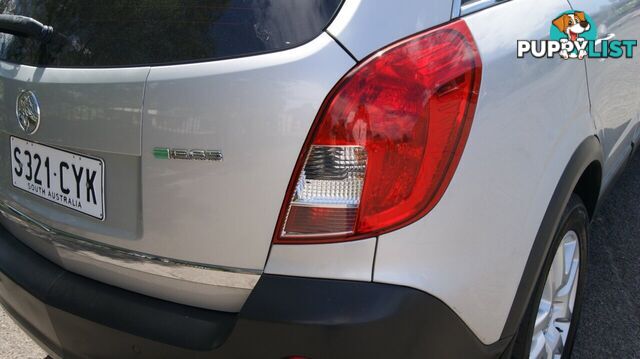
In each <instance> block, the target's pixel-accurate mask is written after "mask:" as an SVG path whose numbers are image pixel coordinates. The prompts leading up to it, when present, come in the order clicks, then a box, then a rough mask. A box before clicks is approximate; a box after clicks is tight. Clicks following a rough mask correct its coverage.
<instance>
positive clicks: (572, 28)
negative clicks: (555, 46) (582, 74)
mask: <svg viewBox="0 0 640 359" xmlns="http://www.w3.org/2000/svg"><path fill="white" fill-rule="evenodd" d="M553 25H554V26H555V27H557V28H558V30H560V31H561V32H562V33H563V34H566V35H567V38H566V39H562V40H560V42H561V43H566V42H568V41H573V42H574V43H575V42H583V41H586V40H585V39H584V38H582V37H580V35H582V34H583V33H585V32H587V31H589V29H591V24H589V21H587V18H586V16H585V15H584V12H582V11H574V12H573V13H568V14H564V15H562V16H560V17H559V18H557V19H555V20H553ZM586 55H587V52H586V51H585V50H580V51H578V53H577V54H576V53H571V54H569V53H568V52H567V50H562V51H561V52H560V56H562V58H564V59H565V60H566V59H568V58H569V57H571V58H576V57H577V58H579V59H581V60H582V59H583V58H584V57H585V56H586Z"/></svg>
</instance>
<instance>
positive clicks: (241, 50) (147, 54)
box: [0, 0, 342, 67]
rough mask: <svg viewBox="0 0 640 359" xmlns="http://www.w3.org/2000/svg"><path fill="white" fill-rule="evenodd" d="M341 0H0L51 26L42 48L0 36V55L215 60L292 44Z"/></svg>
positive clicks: (103, 62)
mask: <svg viewBox="0 0 640 359" xmlns="http://www.w3.org/2000/svg"><path fill="white" fill-rule="evenodd" d="M341 1H342V0H137V1H134V0H113V1H105V0H0V12H1V13H4V14H15V15H23V16H29V17H32V18H34V19H36V20H38V21H40V22H42V23H44V24H46V25H50V26H53V28H54V29H55V31H56V34H59V35H56V36H55V38H54V40H52V41H51V42H49V43H48V44H46V45H42V44H41V43H40V42H39V41H37V40H35V39H28V38H21V37H16V36H13V35H9V34H4V33H3V34H0V60H4V61H9V62H13V63H19V64H28V65H34V66H53V67H111V66H135V65H157V64H168V63H183V62H194V61H206V60H215V59H222V58H229V57H237V56H244V55H249V54H256V53H263V52H269V51H275V50H282V49H285V48H290V47H294V46H297V45H300V44H302V43H304V42H307V41H309V40H311V39H313V38H314V37H316V36H318V35H319V34H320V33H321V32H322V31H323V30H324V28H325V27H326V26H327V24H328V23H329V22H330V21H331V18H332V17H333V15H334V13H335V12H336V11H337V9H338V7H339V6H340V3H341Z"/></svg>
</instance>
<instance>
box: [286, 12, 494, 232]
mask: <svg viewBox="0 0 640 359" xmlns="http://www.w3.org/2000/svg"><path fill="white" fill-rule="evenodd" d="M481 72H482V65H481V62H480V57H479V54H478V51H477V48H476V46H475V43H474V41H473V37H472V35H471V33H470V31H469V29H468V27H467V25H466V23H465V22H464V21H463V20H459V21H455V22H452V23H449V24H447V25H444V26H442V27H439V28H436V29H433V30H429V31H426V32H423V33H420V34H417V35H414V36H411V37H409V38H407V39H405V40H402V41H400V42H398V43H395V44H393V45H391V46H389V47H387V48H384V49H382V50H380V51H378V52H377V53H375V54H373V55H372V56H370V57H368V58H367V59H366V60H364V61H363V62H362V63H360V64H358V65H357V66H356V67H355V68H354V69H352V70H351V71H350V72H349V73H348V74H347V75H346V76H345V77H344V78H342V80H340V82H339V83H338V84H337V85H336V86H335V87H334V89H333V90H332V91H331V93H330V94H329V96H328V97H327V99H326V100H325V102H324V104H323V106H322V108H321V110H320V112H319V114H318V117H317V118H316V121H315V123H314V125H313V127H312V130H311V132H310V134H309V136H308V138H307V141H306V142H305V146H304V148H303V150H302V153H301V154H300V157H299V159H298V164H297V165H296V169H295V172H294V174H293V177H292V180H291V183H290V185H289V189H288V193H287V196H286V197H285V202H284V204H283V208H282V210H281V213H280V219H279V220H278V226H277V228H276V233H275V238H274V243H322V242H339V241H348V240H355V239H360V238H368V237H373V236H376V235H379V234H382V233H386V232H389V231H392V230H394V229H397V228H400V227H402V226H406V225H407V224H409V223H412V222H414V221H416V220H417V219H419V218H421V217H422V216H424V215H425V214H427V213H428V212H429V211H430V210H431V209H432V208H433V207H434V206H435V205H436V203H437V202H438V201H439V200H440V198H441V197H442V195H443V194H444V191H445V189H446V188H447V186H448V184H449V182H450V180H451V177H452V176H453V173H454V172H455V169H456V166H457V164H458V162H459V159H460V157H461V155H462V151H463V149H464V146H465V143H466V140H467V136H468V134H469V130H470V128H471V122H472V119H473V115H474V111H475V105H476V102H477V98H478V90H479V87H480V76H481Z"/></svg>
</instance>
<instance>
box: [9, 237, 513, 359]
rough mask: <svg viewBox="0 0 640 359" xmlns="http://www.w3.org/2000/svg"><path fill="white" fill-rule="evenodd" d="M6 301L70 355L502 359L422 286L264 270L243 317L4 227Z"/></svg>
mask: <svg viewBox="0 0 640 359" xmlns="http://www.w3.org/2000/svg"><path fill="white" fill-rule="evenodd" d="M0 303H2V304H3V305H4V306H5V307H6V308H7V309H8V310H9V313H10V314H11V315H12V316H13V317H14V318H15V319H16V320H17V321H18V322H19V323H20V324H22V326H23V327H24V328H25V329H26V330H27V331H29V332H30V334H31V335H32V336H33V337H34V338H36V340H37V341H39V342H40V343H41V344H43V345H44V346H45V347H47V349H48V350H49V351H50V352H53V353H56V354H57V355H59V356H61V357H64V358H93V357H105V358H106V357H109V358H111V357H113V358H138V359H139V358H154V359H156V358H285V357H289V356H292V355H299V356H304V357H308V358H314V359H317V358H338V359H339V358H349V359H353V358H403V359H409V358H425V357H427V358H497V357H499V355H500V354H501V353H502V352H503V351H504V349H505V347H506V346H507V344H508V342H509V339H505V340H503V341H500V342H497V343H495V344H492V345H484V344H483V343H482V342H480V340H479V339H478V338H477V337H476V336H475V335H474V334H473V332H471V330H470V329H469V328H468V327H467V326H466V325H465V323H464V322H463V321H462V320H461V319H460V318H459V317H458V316H457V315H456V314H455V313H454V312H453V311H452V310H451V309H450V308H449V307H448V306H447V305H446V304H444V303H443V302H441V301H440V300H438V299H436V298H435V297H433V296H430V295H428V294H426V293H424V292H421V291H419V290H416V289H411V288H407V287H402V286H395V285H387V284H380V283H368V282H351V281H338V280H326V279H310V278H297V277H285V276H276V275H268V274H265V275H263V276H262V277H261V279H260V281H259V282H258V284H257V286H256V287H255V289H254V290H253V292H252V293H251V295H250V296H249V298H248V300H247V302H246V303H245V305H244V307H243V309H242V311H241V312H240V313H239V314H229V313H222V312H216V311H211V310H204V309H197V308H193V307H188V306H184V305H179V304H174V303H170V302H165V301H161V300H158V299H154V298H150V297H147V296H144V295H140V294H136V293H132V292H129V291H126V290H123V289H119V288H115V287H112V286H109V285H106V284H102V283H99V282H96V281H93V280H91V279H88V278H84V277H81V276H78V275H76V274H73V273H70V272H68V271H66V270H64V269H62V268H60V267H58V266H57V265H55V264H53V263H51V262H49V261H48V260H46V259H44V258H43V257H41V256H40V255H38V254H37V253H36V252H34V251H33V250H31V249H30V248H28V247H27V246H25V245H24V244H22V243H21V242H20V241H18V240H17V239H16V238H15V237H13V236H12V235H11V234H10V233H8V232H7V231H6V230H5V229H3V228H2V227H1V226H0Z"/></svg>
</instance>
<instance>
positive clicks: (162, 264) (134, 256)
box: [0, 202, 261, 291]
mask: <svg viewBox="0 0 640 359" xmlns="http://www.w3.org/2000/svg"><path fill="white" fill-rule="evenodd" d="M0 214H2V215H3V216H4V217H5V218H7V219H8V220H10V221H11V222H13V223H15V224H17V225H19V226H20V227H23V228H24V229H25V230H26V231H28V232H29V234H30V235H33V236H36V237H38V238H40V239H42V240H45V241H47V242H49V243H50V244H51V245H52V246H53V247H55V248H56V250H57V251H58V252H59V253H60V254H61V256H71V257H75V258H78V257H82V258H83V259H86V260H88V261H93V262H100V263H104V264H108V265H111V266H116V267H119V268H125V269H128V270H133V271H138V272H142V273H145V274H151V275H155V276H160V277H164V278H169V279H174V280H179V281H187V282H191V283H196V284H201V285H207V286H217V287H225V288H233V289H240V290H247V291H250V290H252V289H253V288H254V287H255V285H256V283H257V282H258V279H260V275H261V271H257V270H248V269H237V268H227V267H221V266H211V265H202V264H196V263H187V262H182V261H179V260H174V259H170V258H162V257H156V256H153V255H148V254H143V253H136V252H131V251H127V250H124V249H120V248H115V247H111V246H106V245H103V244H98V243H95V242H92V241H88V240H86V239H83V238H80V237H78V236H75V235H73V234H70V233H65V232H62V231H58V230H55V229H53V228H51V227H49V226H47V225H45V224H44V223H41V222H40V221H38V220H36V219H34V218H31V217H30V216H28V215H26V214H25V213H23V212H22V211H20V210H18V209H16V208H14V207H13V206H11V205H9V204H7V203H3V202H0Z"/></svg>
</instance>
